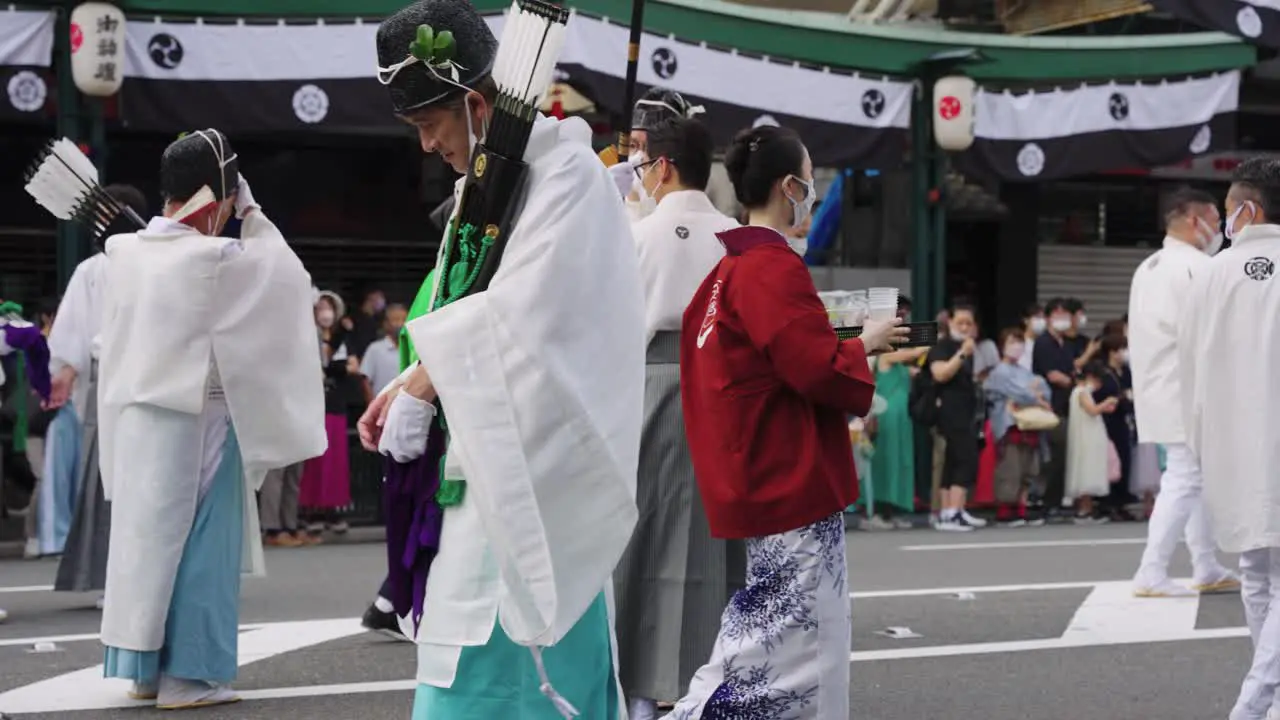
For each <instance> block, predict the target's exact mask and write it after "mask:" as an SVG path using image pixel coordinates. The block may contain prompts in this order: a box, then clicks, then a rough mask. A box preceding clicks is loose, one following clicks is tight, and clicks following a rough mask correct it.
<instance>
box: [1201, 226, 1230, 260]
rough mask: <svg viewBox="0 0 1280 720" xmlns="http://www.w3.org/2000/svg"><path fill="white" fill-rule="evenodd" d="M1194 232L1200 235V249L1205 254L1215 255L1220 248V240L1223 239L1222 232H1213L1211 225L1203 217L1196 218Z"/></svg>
mask: <svg viewBox="0 0 1280 720" xmlns="http://www.w3.org/2000/svg"><path fill="white" fill-rule="evenodd" d="M1196 234H1197V235H1199V236H1200V249H1201V250H1204V252H1205V254H1206V255H1211V256H1212V255H1217V254H1218V251H1219V250H1221V249H1222V241H1223V240H1224V239H1225V238H1224V237H1223V235H1222V233H1220V232H1215V231H1214V229H1213V226H1211V225H1210V224H1209V223H1207V222H1205V221H1204V219H1203V218H1196Z"/></svg>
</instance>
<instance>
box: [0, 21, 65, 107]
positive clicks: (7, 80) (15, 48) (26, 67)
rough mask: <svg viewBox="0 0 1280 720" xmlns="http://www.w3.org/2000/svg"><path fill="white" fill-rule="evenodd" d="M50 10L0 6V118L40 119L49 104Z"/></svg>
mask: <svg viewBox="0 0 1280 720" xmlns="http://www.w3.org/2000/svg"><path fill="white" fill-rule="evenodd" d="M53 24H54V18H53V11H52V10H16V9H14V8H13V6H9V8H8V9H0V86H3V87H4V88H5V91H6V98H7V99H8V102H5V103H0V122H14V121H17V122H22V121H29V122H40V121H44V120H45V119H47V118H48V117H49V108H52V107H53V95H54V88H53V86H52V78H53V76H52V73H50V71H49V68H50V67H51V66H52V65H53Z"/></svg>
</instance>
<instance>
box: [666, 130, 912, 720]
mask: <svg viewBox="0 0 1280 720" xmlns="http://www.w3.org/2000/svg"><path fill="white" fill-rule="evenodd" d="M725 166H726V167H727V169H728V171H729V177H730V179H731V180H732V181H733V185H734V190H735V192H736V194H737V197H738V201H739V202H740V203H742V205H743V206H744V207H745V208H746V209H747V211H748V223H749V224H748V225H747V226H745V227H742V228H737V229H733V230H728V231H726V232H723V233H720V234H719V238H720V241H721V242H722V243H724V246H725V251H726V255H725V258H724V259H723V260H721V261H720V264H719V265H717V266H716V268H715V270H713V271H712V273H711V275H709V276H708V277H707V279H706V280H705V281H704V282H703V283H702V286H701V287H700V288H699V289H698V292H697V294H696V295H694V298H693V301H692V302H691V303H690V304H689V307H688V309H687V310H686V311H685V315H684V326H683V337H682V339H681V347H680V383H681V400H682V404H683V406H684V413H685V421H686V432H687V435H688V438H689V448H690V451H691V453H692V455H693V465H694V471H695V474H696V476H697V479H698V488H699V490H700V491H701V494H702V501H703V505H704V506H705V508H706V512H707V517H708V520H709V521H710V525H711V533H712V535H714V536H716V537H721V538H743V539H746V541H747V552H748V558H747V586H746V587H745V588H744V589H742V590H741V591H739V592H738V593H736V594H735V595H734V596H733V599H732V600H731V601H730V603H729V607H728V608H726V609H725V612H724V616H723V618H722V620H721V628H720V635H719V638H718V639H717V641H716V645H715V649H714V650H713V652H712V655H711V660H710V662H709V663H708V664H707V665H705V666H703V667H702V668H701V669H700V670H699V671H698V672H697V674H696V675H695V676H694V678H693V682H692V683H691V684H690V687H689V694H688V695H687V696H686V697H685V698H684V699H683V700H681V701H680V702H679V703H678V704H677V705H676V708H675V711H674V712H673V713H672V715H671V717H672V718H673V720H695V719H700V720H712V719H713V718H757V717H759V718H773V719H777V718H787V719H788V720H791V719H794V718H804V719H808V718H814V719H817V718H822V719H824V720H825V719H827V718H847V717H848V716H849V651H850V637H849V636H850V629H851V628H850V617H849V597H848V583H847V578H846V576H845V570H846V565H845V539H844V520H843V517H842V510H843V509H844V508H845V507H847V506H848V505H850V504H851V503H852V502H853V500H854V497H855V494H856V488H857V485H858V478H857V474H856V473H855V471H854V467H853V448H852V447H851V445H850V442H849V431H848V426H847V424H846V417H847V416H848V415H849V414H853V415H858V416H863V415H866V414H867V413H868V412H869V411H870V409H871V399H872V397H873V396H874V394H875V379H874V376H873V375H872V373H871V371H870V368H869V365H868V352H870V351H876V350H888V349H891V347H892V343H893V342H896V341H900V340H901V339H903V338H905V336H906V332H907V330H906V328H900V327H898V324H899V322H900V321H899V320H896V319H895V320H892V321H887V322H868V323H867V326H866V328H865V329H864V332H863V334H862V337H861V338H860V339H858V340H849V341H844V342H841V341H840V340H838V339H837V338H836V335H835V332H834V331H832V329H831V326H830V323H829V321H828V319H827V314H826V311H825V310H824V308H823V306H822V301H821V300H819V298H818V292H817V289H816V288H815V287H814V285H813V280H812V278H811V277H810V275H809V270H808V267H807V266H806V265H805V264H804V261H803V260H802V259H801V257H800V256H799V255H798V254H797V251H796V250H793V249H792V248H791V247H789V246H788V244H787V234H788V232H789V231H790V230H791V229H792V228H795V227H797V226H799V225H801V224H803V223H804V222H805V220H806V219H807V218H808V215H809V212H810V210H811V209H812V207H813V203H814V200H815V199H816V192H815V190H814V187H813V164H812V163H811V162H810V160H809V153H808V151H807V150H805V147H804V145H803V143H801V142H800V138H799V137H798V136H797V135H796V134H795V133H794V132H792V131H790V130H786V129H783V128H779V127H759V128H754V129H751V130H746V131H743V132H742V133H741V134H739V135H738V137H737V138H736V139H735V140H734V143H733V146H732V147H731V148H730V149H729V152H728V154H727V156H726V158H725Z"/></svg>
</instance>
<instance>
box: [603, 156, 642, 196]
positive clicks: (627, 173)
mask: <svg viewBox="0 0 1280 720" xmlns="http://www.w3.org/2000/svg"><path fill="white" fill-rule="evenodd" d="M609 175H611V176H612V177H613V183H614V184H615V185H617V186H618V193H619V194H620V195H622V197H624V198H625V197H626V196H627V193H629V192H631V184H632V183H634V182H635V181H636V173H635V167H634V166H632V164H631V163H629V162H620V163H618V164H616V165H610V166H609Z"/></svg>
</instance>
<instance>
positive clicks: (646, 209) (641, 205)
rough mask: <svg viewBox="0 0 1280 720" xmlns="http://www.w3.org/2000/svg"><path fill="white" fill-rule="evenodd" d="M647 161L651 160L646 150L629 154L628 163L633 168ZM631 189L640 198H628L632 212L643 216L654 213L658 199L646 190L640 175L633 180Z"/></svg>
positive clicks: (628, 205)
mask: <svg viewBox="0 0 1280 720" xmlns="http://www.w3.org/2000/svg"><path fill="white" fill-rule="evenodd" d="M647 162H649V156H648V155H646V154H645V153H644V151H637V152H633V153H631V154H630V155H628V156H627V163H628V164H630V165H631V167H632V168H637V167H640V166H641V165H643V164H645V163H647ZM632 174H633V175H634V170H633V171H632ZM631 189H632V190H633V191H634V192H635V194H636V195H637V196H638V197H639V198H640V199H639V200H632V199H631V198H627V209H628V210H630V211H631V212H632V214H634V215H636V216H638V217H642V218H644V217H648V216H649V215H652V214H653V211H654V210H656V209H657V207H658V201H657V200H654V199H653V196H652V195H650V194H649V191H647V190H645V188H644V183H642V182H640V178H639V177H637V178H636V179H635V180H633V181H632V182H631Z"/></svg>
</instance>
